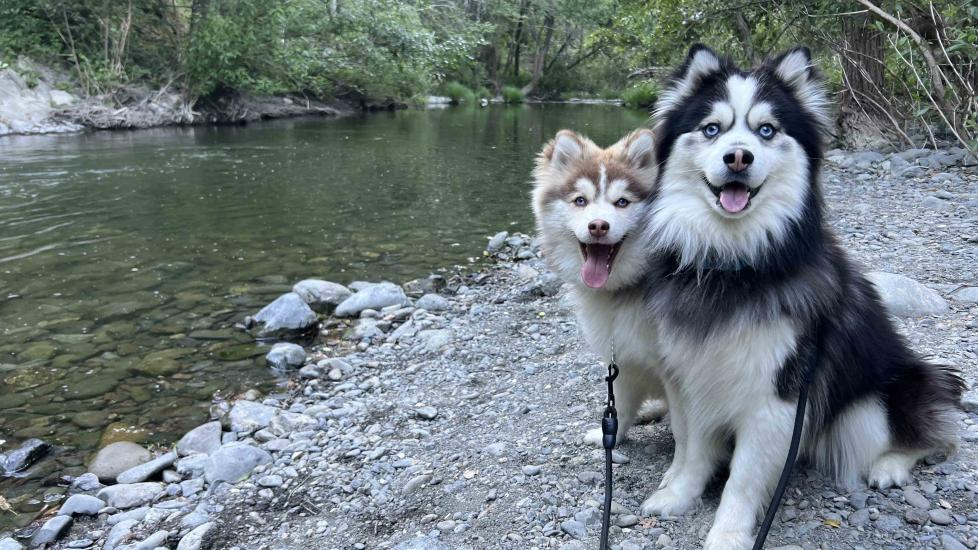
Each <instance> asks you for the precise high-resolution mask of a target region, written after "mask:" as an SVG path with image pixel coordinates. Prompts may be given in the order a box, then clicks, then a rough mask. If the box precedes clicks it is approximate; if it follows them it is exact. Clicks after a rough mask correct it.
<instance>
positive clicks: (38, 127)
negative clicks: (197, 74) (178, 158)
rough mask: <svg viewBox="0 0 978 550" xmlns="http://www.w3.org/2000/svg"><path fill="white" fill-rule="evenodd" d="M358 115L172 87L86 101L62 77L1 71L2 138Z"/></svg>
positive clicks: (25, 66) (48, 71)
mask: <svg viewBox="0 0 978 550" xmlns="http://www.w3.org/2000/svg"><path fill="white" fill-rule="evenodd" d="M356 110H357V109H356V108H354V106H352V105H349V104H347V103H344V102H342V101H331V102H324V101H320V100H316V99H310V98H306V97H302V96H297V95H280V96H257V95H249V94H229V95H226V96H222V97H220V98H218V99H214V100H206V101H203V100H202V101H195V102H191V101H190V100H189V99H188V98H187V97H186V95H185V94H182V93H179V92H177V91H175V90H173V89H172V88H170V87H163V88H161V89H149V88H145V87H137V86H130V87H126V88H124V89H121V90H117V91H115V92H113V93H112V94H102V95H94V96H86V95H85V94H84V93H83V92H82V91H81V90H79V89H78V87H77V85H75V84H74V82H73V80H72V79H71V78H70V77H69V75H67V74H65V73H64V72H63V71H59V70H56V69H53V68H51V67H47V66H44V65H39V64H37V63H34V62H32V61H30V60H28V59H23V58H22V59H20V60H19V61H18V62H17V64H16V66H14V67H6V68H0V136H4V135H11V134H51V133H68V132H78V131H81V130H85V129H88V128H92V129H137V128H152V127H157V126H178V125H193V124H236V123H245V122H253V121H257V120H265V119H272V118H286V117H295V116H341V115H345V114H352V113H353V112H355V111H356Z"/></svg>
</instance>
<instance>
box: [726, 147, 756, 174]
mask: <svg viewBox="0 0 978 550" xmlns="http://www.w3.org/2000/svg"><path fill="white" fill-rule="evenodd" d="M723 162H725V163H727V168H730V170H732V171H734V172H743V171H744V170H746V169H747V167H748V166H750V163H752V162H754V153H751V152H750V151H748V150H747V149H734V150H733V151H730V152H728V153H727V154H726V155H723Z"/></svg>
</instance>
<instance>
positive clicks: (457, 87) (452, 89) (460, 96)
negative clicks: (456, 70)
mask: <svg viewBox="0 0 978 550" xmlns="http://www.w3.org/2000/svg"><path fill="white" fill-rule="evenodd" d="M441 95H443V96H445V97H448V98H450V99H451V100H452V103H473V102H474V101H475V99H476V96H475V92H473V91H472V90H470V89H469V88H468V87H467V86H466V85H465V84H462V83H461V82H454V81H452V82H446V83H444V84H443V85H442V87H441Z"/></svg>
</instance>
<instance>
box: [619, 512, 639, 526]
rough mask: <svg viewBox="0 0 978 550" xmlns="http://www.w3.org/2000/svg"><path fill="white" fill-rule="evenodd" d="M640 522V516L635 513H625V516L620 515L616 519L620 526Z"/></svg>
mask: <svg viewBox="0 0 978 550" xmlns="http://www.w3.org/2000/svg"><path fill="white" fill-rule="evenodd" d="M638 522H639V517H638V516H636V515H635V514H625V515H623V516H618V518H617V519H616V520H615V525H617V526H618V527H632V526H633V525H637V524H638Z"/></svg>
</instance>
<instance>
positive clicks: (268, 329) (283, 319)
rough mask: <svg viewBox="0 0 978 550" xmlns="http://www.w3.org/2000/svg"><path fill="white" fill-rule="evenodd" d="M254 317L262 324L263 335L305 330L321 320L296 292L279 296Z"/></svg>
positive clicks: (261, 332) (261, 331)
mask: <svg viewBox="0 0 978 550" xmlns="http://www.w3.org/2000/svg"><path fill="white" fill-rule="evenodd" d="M254 319H255V322H257V323H260V324H261V325H262V327H261V330H260V332H259V334H260V335H261V336H272V335H277V334H283V335H284V334H289V333H295V332H303V331H305V330H307V329H309V328H310V327H312V326H313V325H315V324H316V322H317V321H318V320H319V318H318V317H317V316H316V312H314V311H313V310H312V308H310V307H309V305H308V304H306V302H305V301H303V299H302V298H301V297H300V296H299V295H298V294H296V293H295V292H289V293H287V294H283V295H281V296H279V297H278V298H276V299H275V301H273V302H272V303H270V304H268V305H267V306H265V307H264V308H262V309H261V311H259V312H258V313H257V314H255V317H254Z"/></svg>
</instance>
